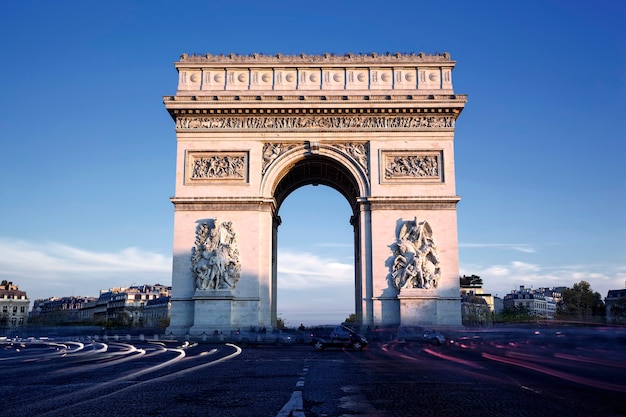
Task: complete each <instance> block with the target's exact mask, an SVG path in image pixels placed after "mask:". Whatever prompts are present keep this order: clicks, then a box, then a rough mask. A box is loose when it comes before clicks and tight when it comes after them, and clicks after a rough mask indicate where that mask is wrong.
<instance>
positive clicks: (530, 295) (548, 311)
mask: <svg viewBox="0 0 626 417" xmlns="http://www.w3.org/2000/svg"><path fill="white" fill-rule="evenodd" d="M546 292H548V293H549V294H550V295H546ZM556 294H558V293H556V292H552V291H550V290H549V289H547V288H540V289H538V290H533V289H532V288H526V287H524V286H523V285H520V287H519V290H513V291H512V292H510V293H509V294H506V295H505V296H504V303H503V304H504V308H505V309H515V308H520V307H524V308H526V309H528V311H529V313H531V314H534V315H536V316H538V317H541V318H544V319H553V318H554V314H555V313H556V305H557V302H558V297H557V296H556Z"/></svg>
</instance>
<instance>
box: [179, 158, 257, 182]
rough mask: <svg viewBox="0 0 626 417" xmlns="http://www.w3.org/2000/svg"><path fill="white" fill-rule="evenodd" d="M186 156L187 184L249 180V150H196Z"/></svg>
mask: <svg viewBox="0 0 626 417" xmlns="http://www.w3.org/2000/svg"><path fill="white" fill-rule="evenodd" d="M186 157H187V163H186V167H185V169H186V177H185V178H186V181H185V183H186V184H191V185H193V184H201V183H205V182H210V181H216V180H217V181H234V182H242V183H246V182H248V170H249V169H248V159H249V158H248V152H210V151H194V152H188V153H187V155H186Z"/></svg>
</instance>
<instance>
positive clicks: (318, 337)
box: [311, 325, 368, 351]
mask: <svg viewBox="0 0 626 417" xmlns="http://www.w3.org/2000/svg"><path fill="white" fill-rule="evenodd" d="M367 344H368V341H367V338H366V337H365V336H363V335H360V334H358V333H357V332H355V331H354V330H352V329H351V328H349V327H347V326H345V325H339V326H323V327H316V328H313V329H312V331H311V345H312V346H313V349H315V350H317V351H320V350H324V349H326V348H329V347H338V348H350V349H353V350H361V349H363V348H364V347H365V346H367Z"/></svg>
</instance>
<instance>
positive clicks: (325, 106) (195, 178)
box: [164, 53, 467, 335]
mask: <svg viewBox="0 0 626 417" xmlns="http://www.w3.org/2000/svg"><path fill="white" fill-rule="evenodd" d="M455 64H456V62H455V61H453V60H451V59H450V56H449V54H447V53H442V54H439V53H438V54H433V55H429V54H424V53H419V54H401V53H396V54H375V53H372V54H358V55H355V54H346V55H334V54H323V55H306V54H300V55H297V56H291V55H281V54H277V55H263V54H253V55H249V56H241V55H236V54H230V55H215V56H214V55H211V54H206V55H187V54H183V55H182V56H181V57H180V60H179V61H178V62H176V63H175V67H176V69H177V71H178V89H177V91H176V95H174V96H165V97H164V104H165V108H166V109H167V111H168V112H169V114H170V116H171V117H172V118H173V119H174V121H175V126H176V138H177V159H176V190H175V196H174V197H172V198H171V201H172V203H173V205H174V253H173V271H172V298H171V301H172V310H171V321H170V327H169V328H168V330H167V331H168V333H169V332H171V333H174V334H186V333H189V334H191V335H197V334H202V333H205V334H210V333H213V332H214V331H216V330H217V331H222V332H224V331H230V330H232V329H237V328H249V327H267V328H271V327H274V326H275V325H276V294H277V289H276V283H277V237H278V228H279V225H280V217H279V209H280V207H281V204H282V202H283V201H284V200H285V198H286V197H287V196H288V195H289V194H290V193H291V192H293V191H294V190H296V189H298V188H299V187H302V186H305V185H309V184H323V185H327V186H329V187H332V188H334V189H335V190H337V191H338V192H339V193H341V194H342V195H343V196H344V197H345V198H346V200H347V201H348V202H349V204H350V207H351V209H352V217H351V219H350V221H351V224H352V226H353V228H354V242H355V248H354V252H355V257H354V258H355V285H354V288H355V312H356V316H357V321H358V324H359V325H362V326H367V325H369V326H372V327H373V326H376V325H379V326H381V325H396V324H402V325H418V324H419V325H439V326H442V325H451V326H454V325H460V323H461V310H460V297H459V266H458V237H457V217H456V205H457V203H458V202H459V200H460V198H459V197H458V196H457V195H456V187H455V173H454V146H453V145H454V131H455V123H456V120H457V118H458V116H459V114H460V113H461V111H462V110H463V108H464V106H465V102H466V100H467V97H466V96H465V95H459V94H455V93H454V90H453V88H452V70H453V68H454V66H455Z"/></svg>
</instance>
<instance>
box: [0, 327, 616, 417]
mask: <svg viewBox="0 0 626 417" xmlns="http://www.w3.org/2000/svg"><path fill="white" fill-rule="evenodd" d="M0 377H1V380H2V384H0V398H2V399H3V402H2V406H1V408H0V410H1V411H0V414H1V415H23V416H102V417H106V416H237V417H239V416H246V417H249V416H272V417H275V416H281V417H287V416H290V415H292V416H299V417H313V416H315V417H320V416H355V415H361V416H395V417H400V416H467V415H472V416H537V415H541V416H568V417H569V416H585V417H588V416H606V417H610V416H626V400H624V398H626V337H624V334H622V333H618V332H615V331H614V330H613V329H611V330H607V329H594V330H586V331H578V330H567V329H565V330H556V329H549V330H543V329H542V330H537V331H531V330H523V331H507V332H502V331H497V332H467V333H460V334H455V335H454V343H450V344H448V345H446V346H429V345H422V344H417V343H398V342H393V341H387V342H375V343H372V344H370V346H369V347H368V348H367V349H365V350H363V351H360V352H354V351H351V350H349V349H327V350H325V351H322V352H315V351H313V349H312V348H311V347H310V346H306V345H293V346H282V347H273V346H261V347H246V348H241V347H239V346H236V345H231V344H223V343H222V344H218V343H200V344H194V343H192V344H189V345H187V344H185V345H183V344H181V343H180V342H176V341H165V342H164V341H159V342H149V341H107V342H104V341H100V342H99V341H89V340H83V341H74V342H69V343H68V342H64V341H54V343H53V342H52V341H33V342H27V341H15V342H6V343H2V344H0Z"/></svg>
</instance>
